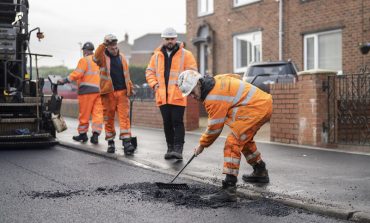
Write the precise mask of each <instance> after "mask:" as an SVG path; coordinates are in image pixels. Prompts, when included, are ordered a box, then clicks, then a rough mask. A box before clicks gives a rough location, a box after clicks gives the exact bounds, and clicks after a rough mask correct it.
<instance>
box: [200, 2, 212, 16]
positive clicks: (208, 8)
mask: <svg viewBox="0 0 370 223" xmlns="http://www.w3.org/2000/svg"><path fill="white" fill-rule="evenodd" d="M212 13H213V0H198V16H204V15H209V14H212Z"/></svg>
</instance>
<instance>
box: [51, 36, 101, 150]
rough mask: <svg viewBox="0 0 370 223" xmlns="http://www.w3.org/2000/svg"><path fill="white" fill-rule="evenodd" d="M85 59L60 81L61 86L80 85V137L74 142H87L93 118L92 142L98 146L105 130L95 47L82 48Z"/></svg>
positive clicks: (87, 44) (88, 44) (89, 43)
mask: <svg viewBox="0 0 370 223" xmlns="http://www.w3.org/2000/svg"><path fill="white" fill-rule="evenodd" d="M82 51H83V56H84V57H83V58H81V59H80V60H79V62H78V65H77V68H76V69H75V70H74V71H73V72H72V73H71V74H70V75H69V76H68V77H67V78H65V79H61V80H58V82H59V83H60V84H64V83H69V82H71V81H76V82H77V85H78V107H79V115H78V120H79V125H78V128H77V130H78V133H79V135H77V136H73V140H75V141H80V142H86V141H87V140H88V138H87V132H88V130H89V121H90V116H92V132H93V134H92V136H91V138H90V142H91V143H92V144H98V138H99V135H100V133H101V131H102V128H103V107H102V103H101V99H100V87H99V82H100V78H99V67H98V65H96V64H95V62H94V61H93V58H92V55H93V54H94V45H93V44H92V43H91V42H86V43H85V44H84V45H83V46H82Z"/></svg>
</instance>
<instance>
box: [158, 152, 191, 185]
mask: <svg viewBox="0 0 370 223" xmlns="http://www.w3.org/2000/svg"><path fill="white" fill-rule="evenodd" d="M194 157H195V154H193V156H192V157H191V158H190V159H189V161H188V162H187V163H186V164H185V166H184V167H183V168H182V169H181V170H180V171H179V172H178V173H177V175H176V176H175V177H174V178H173V179H172V180H171V181H170V182H169V183H161V182H156V183H155V184H156V185H157V187H158V188H159V189H168V190H188V189H189V186H188V185H187V184H174V183H173V182H174V181H175V180H176V178H177V177H178V176H179V175H180V173H181V172H182V171H183V170H184V169H185V167H186V166H187V165H188V164H189V163H190V162H191V161H192V160H193V159H194Z"/></svg>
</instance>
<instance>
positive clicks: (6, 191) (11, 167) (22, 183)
mask: <svg viewBox="0 0 370 223" xmlns="http://www.w3.org/2000/svg"><path fill="white" fill-rule="evenodd" d="M171 178H172V176H169V175H166V174H163V173H159V172H156V171H153V170H150V169H144V168H141V167H137V166H132V165H129V164H126V163H124V162H120V161H116V160H112V159H108V158H104V157H100V156H96V155H91V154H87V153H83V152H79V151H75V150H70V149H67V148H63V147H59V146H56V147H53V148H49V149H13V150H10V149H0V222H2V223H5V222H160V223H163V222H300V223H304V222H327V223H330V222H345V221H341V220H338V219H334V218H328V217H324V216H319V215H316V214H313V213H309V212H306V211H303V210H301V209H296V208H291V207H287V206H284V205H282V204H279V203H276V202H271V201H269V200H266V199H260V200H248V199H246V198H243V197H240V198H239V199H238V202H236V203H211V202H209V201H205V200H202V199H201V197H202V196H203V195H207V194H210V193H213V192H216V191H217V190H218V188H217V187H214V186H212V185H207V184H199V183H196V182H192V181H188V180H184V179H181V178H179V179H178V180H177V181H178V182H181V183H187V184H188V185H189V186H190V190H186V191H169V190H158V188H157V187H156V186H155V184H153V183H154V182H168V181H169V180H170V179H171Z"/></svg>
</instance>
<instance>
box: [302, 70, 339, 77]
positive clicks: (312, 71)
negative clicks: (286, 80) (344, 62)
mask: <svg viewBox="0 0 370 223" xmlns="http://www.w3.org/2000/svg"><path fill="white" fill-rule="evenodd" d="M337 73H338V72H337V71H334V70H324V69H312V70H304V71H301V72H298V75H300V76H301V75H308V74H327V75H331V74H337Z"/></svg>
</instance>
